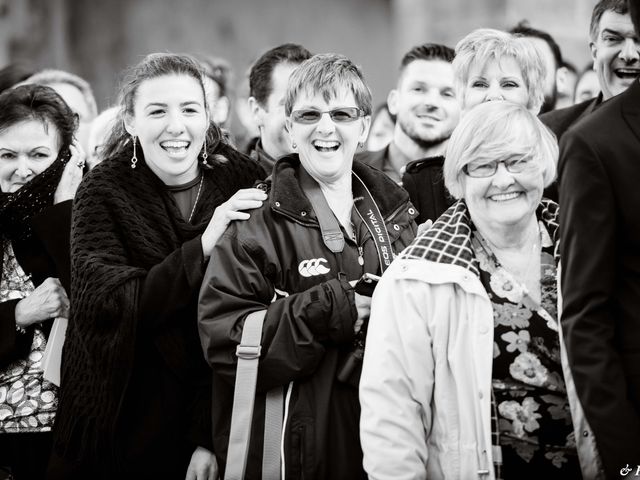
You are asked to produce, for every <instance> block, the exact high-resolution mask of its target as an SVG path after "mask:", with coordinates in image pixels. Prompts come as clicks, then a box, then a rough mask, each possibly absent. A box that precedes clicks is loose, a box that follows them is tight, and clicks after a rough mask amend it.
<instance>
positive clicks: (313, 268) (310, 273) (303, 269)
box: [298, 258, 329, 277]
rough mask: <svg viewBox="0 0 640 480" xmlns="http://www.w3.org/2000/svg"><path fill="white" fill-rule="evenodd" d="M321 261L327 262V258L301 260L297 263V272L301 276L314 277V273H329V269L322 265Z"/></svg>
mask: <svg viewBox="0 0 640 480" xmlns="http://www.w3.org/2000/svg"><path fill="white" fill-rule="evenodd" d="M323 263H327V260H326V259H324V258H312V259H311V260H303V261H301V262H300V265H298V272H300V275H302V276H303V277H314V276H316V275H324V274H326V273H329V269H328V268H327V267H326V266H324V265H322V264H323Z"/></svg>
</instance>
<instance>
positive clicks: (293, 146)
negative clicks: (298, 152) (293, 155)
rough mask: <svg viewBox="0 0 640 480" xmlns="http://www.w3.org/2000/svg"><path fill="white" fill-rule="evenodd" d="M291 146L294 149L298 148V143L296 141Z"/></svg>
mask: <svg viewBox="0 0 640 480" xmlns="http://www.w3.org/2000/svg"><path fill="white" fill-rule="evenodd" d="M291 148H293V149H294V150H295V149H296V148H298V145H297V144H296V142H292V143H291Z"/></svg>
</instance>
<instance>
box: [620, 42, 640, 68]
mask: <svg viewBox="0 0 640 480" xmlns="http://www.w3.org/2000/svg"><path fill="white" fill-rule="evenodd" d="M639 49H640V45H638V43H637V42H636V40H635V39H633V38H625V40H624V44H623V45H622V50H620V58H621V59H622V60H624V61H625V62H627V63H633V62H637V61H638V59H640V53H639V52H638V50H639Z"/></svg>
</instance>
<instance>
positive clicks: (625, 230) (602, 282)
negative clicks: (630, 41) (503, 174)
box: [559, 81, 640, 478]
mask: <svg viewBox="0 0 640 480" xmlns="http://www.w3.org/2000/svg"><path fill="white" fill-rule="evenodd" d="M639 158H640V83H638V81H635V82H634V83H633V85H632V86H630V87H629V88H628V90H626V91H625V92H623V93H621V94H620V95H618V96H616V97H614V98H612V99H611V100H609V101H607V102H606V103H604V104H602V106H601V107H599V108H598V110H597V111H595V112H593V113H592V114H590V115H589V116H588V117H587V118H585V119H584V120H583V121H581V122H580V123H579V124H578V125H576V126H575V127H574V128H572V129H570V130H569V131H568V132H567V133H566V134H565V135H564V136H563V138H562V141H561V142H560V162H559V172H560V177H559V178H560V181H559V186H560V238H561V241H560V248H561V256H562V261H563V275H562V278H561V280H562V283H561V287H562V295H563V302H564V309H563V313H562V328H563V332H564V336H565V341H566V345H567V353H568V357H569V364H570V366H571V368H572V371H573V377H574V380H575V385H576V389H577V393H578V396H579V398H580V401H581V403H582V406H583V408H584V412H585V415H586V418H587V420H588V422H589V424H590V425H591V428H592V429H593V432H594V434H595V437H596V443H597V446H598V451H599V453H600V456H601V458H602V461H603V463H604V467H605V470H606V472H607V475H608V477H610V478H618V476H619V472H620V469H621V468H623V467H625V465H626V464H629V465H630V466H631V467H633V468H635V466H636V464H638V463H640V442H638V438H639V437H640V313H639V312H640V222H639V221H638V211H640V188H638V180H639V179H640V161H639Z"/></svg>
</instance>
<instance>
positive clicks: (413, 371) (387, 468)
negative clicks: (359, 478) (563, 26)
mask: <svg viewBox="0 0 640 480" xmlns="http://www.w3.org/2000/svg"><path fill="white" fill-rule="evenodd" d="M557 156H558V147H557V144H556V142H555V139H554V137H553V135H552V134H551V133H550V131H549V130H548V129H547V128H546V127H544V126H543V125H542V123H541V122H540V121H539V120H538V119H537V117H536V116H535V114H534V113H532V112H531V111H529V110H527V109H526V107H524V106H522V105H518V104H516V103H511V102H506V101H497V102H488V103H484V104H482V105H479V106H476V107H474V108H473V109H472V110H470V111H469V112H468V113H467V114H466V115H465V116H464V117H463V119H462V120H461V122H460V124H459V125H458V127H457V128H456V130H455V131H454V133H453V135H452V136H451V139H450V141H449V145H448V147H447V155H446V160H445V164H444V178H445V184H446V186H447V188H448V189H449V191H450V192H451V193H452V195H454V196H455V197H456V198H457V199H458V201H457V202H456V203H455V204H454V205H453V206H452V207H450V208H449V209H448V210H447V211H446V212H445V213H444V214H443V215H442V216H441V217H440V218H439V219H438V220H437V221H436V222H435V223H434V224H433V226H432V227H431V229H430V230H428V231H426V232H424V233H423V234H421V235H420V236H418V238H416V239H415V240H414V242H413V243H412V245H411V246H410V247H408V248H407V249H406V250H405V251H404V252H403V253H402V255H401V256H400V257H399V258H398V259H397V260H396V261H395V262H394V263H393V265H392V266H391V267H390V268H389V270H388V271H387V272H386V273H385V275H384V277H383V278H382V280H381V281H380V283H379V285H378V287H377V289H376V293H375V295H374V298H373V303H372V306H371V312H372V314H371V321H370V326H369V332H368V336H367V349H366V352H365V358H364V367H363V373H362V380H361V383H360V400H361V404H362V421H361V435H362V445H363V449H364V466H365V469H366V470H367V473H368V474H369V475H370V477H371V478H376V479H386V478H389V479H390V478H393V479H405V478H411V479H424V478H439V479H470V478H480V479H493V478H518V479H522V478H537V479H540V478H580V466H582V469H583V471H582V474H583V475H584V478H595V477H596V471H595V469H596V468H597V467H598V465H599V461H597V459H596V458H595V456H594V452H595V444H594V443H593V435H592V434H591V432H590V431H589V429H588V427H586V423H585V422H584V417H583V415H582V412H581V409H580V405H579V404H578V402H577V397H576V396H575V389H574V387H573V381H572V379H571V376H570V372H569V369H568V365H567V360H566V355H565V352H564V346H561V339H560V335H559V322H558V320H559V318H558V306H557V305H558V291H557V283H556V279H557V276H556V268H557V261H558V258H557V255H556V247H557V242H558V238H557V232H558V224H557V219H558V206H557V204H555V203H553V202H552V201H550V200H544V199H542V191H543V189H544V187H546V186H547V185H549V184H550V183H551V182H552V181H553V179H554V177H555V174H556V160H557ZM576 443H577V448H576ZM578 455H579V456H580V462H579V461H578Z"/></svg>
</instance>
